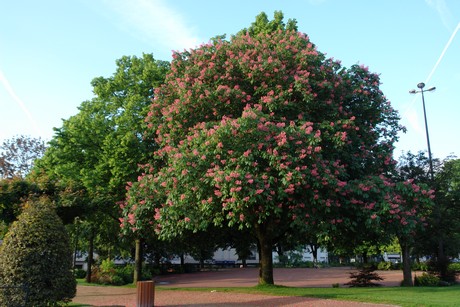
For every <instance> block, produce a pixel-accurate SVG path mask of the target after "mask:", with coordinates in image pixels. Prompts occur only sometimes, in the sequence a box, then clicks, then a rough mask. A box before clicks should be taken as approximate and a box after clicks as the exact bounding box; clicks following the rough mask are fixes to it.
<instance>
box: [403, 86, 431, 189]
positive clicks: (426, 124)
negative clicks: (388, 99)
mask: <svg viewBox="0 0 460 307" xmlns="http://www.w3.org/2000/svg"><path fill="white" fill-rule="evenodd" d="M417 87H418V88H419V89H420V90H419V91H417V90H410V91H409V93H411V94H416V93H422V104H423V115H424V117H425V131H426V143H427V145H428V162H429V163H430V177H431V182H433V181H434V173H433V159H432V158H431V147H430V136H429V134H428V122H427V120H426V110H425V96H424V95H423V93H424V92H431V91H434V90H435V89H436V87H434V86H433V87H431V88H429V89H427V90H424V89H423V88H424V87H425V83H423V82H420V83H419V84H417Z"/></svg>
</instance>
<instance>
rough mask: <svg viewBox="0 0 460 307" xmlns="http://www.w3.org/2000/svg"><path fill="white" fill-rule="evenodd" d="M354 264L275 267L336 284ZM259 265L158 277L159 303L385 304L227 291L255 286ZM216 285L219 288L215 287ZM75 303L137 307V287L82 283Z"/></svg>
mask: <svg viewBox="0 0 460 307" xmlns="http://www.w3.org/2000/svg"><path fill="white" fill-rule="evenodd" d="M350 271H352V270H351V269H350V268H326V269H275V271H274V278H275V284H277V285H284V286H290V287H332V284H335V283H339V284H340V285H343V284H344V283H347V282H348V281H349V272H350ZM379 274H380V275H381V276H382V277H383V278H384V280H383V281H382V282H381V283H382V285H384V286H397V285H399V283H400V281H401V280H402V272H401V271H388V272H387V271H382V272H379ZM257 279H258V269H255V268H244V269H225V270H219V271H217V272H197V273H190V274H172V275H165V276H158V277H157V278H155V287H156V291H155V306H206V307H210V306H342V307H352V306H367V307H370V306H385V305H378V304H369V303H356V302H344V301H335V300H324V299H313V298H305V297H280V296H269V295H259V294H242V293H226V292H221V291H220V290H219V289H220V288H223V287H251V286H255V285H256V284H257ZM170 287H174V288H185V287H195V288H203V287H206V288H213V289H212V290H211V291H207V292H202V291H199V292H198V291H180V290H174V291H170V290H165V288H170ZM214 288H215V289H214ZM73 302H74V303H80V304H88V305H92V306H112V307H115V306H117V307H121V306H125V307H134V306H135V305H136V304H135V303H136V289H134V288H123V287H99V286H78V289H77V296H76V297H75V298H74V300H73Z"/></svg>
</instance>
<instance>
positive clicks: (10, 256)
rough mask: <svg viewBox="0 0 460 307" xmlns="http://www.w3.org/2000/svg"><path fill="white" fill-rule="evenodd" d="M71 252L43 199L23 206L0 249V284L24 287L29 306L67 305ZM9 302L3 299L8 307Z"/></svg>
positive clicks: (71, 294) (73, 288)
mask: <svg viewBox="0 0 460 307" xmlns="http://www.w3.org/2000/svg"><path fill="white" fill-rule="evenodd" d="M71 269H72V250H71V247H70V242H69V237H68V235H67V232H66V230H65V227H64V225H63V224H62V222H61V220H60V219H59V217H58V216H57V214H56V212H55V211H54V209H53V208H52V205H51V204H50V203H49V202H48V201H47V200H46V199H40V200H36V201H33V202H30V203H27V204H26V205H25V209H24V211H23V212H22V213H21V215H20V216H19V218H18V220H17V221H16V222H14V223H13V225H12V226H11V228H10V230H9V232H8V234H7V235H6V237H5V239H4V241H3V244H2V245H1V247H0V284H3V285H18V284H22V285H26V286H27V288H28V302H27V305H28V306H54V305H55V304H57V303H58V302H69V301H70V300H71V299H72V298H73V297H74V296H75V293H76V281H75V278H74V277H73V274H72V271H71ZM10 299H11V298H6V297H3V296H2V293H1V292H0V303H1V305H2V306H8V305H9V303H10V302H11V301H10Z"/></svg>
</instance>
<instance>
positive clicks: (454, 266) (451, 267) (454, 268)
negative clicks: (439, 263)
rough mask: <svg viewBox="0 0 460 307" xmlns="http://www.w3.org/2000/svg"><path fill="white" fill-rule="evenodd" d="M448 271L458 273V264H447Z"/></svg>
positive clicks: (459, 266)
mask: <svg viewBox="0 0 460 307" xmlns="http://www.w3.org/2000/svg"><path fill="white" fill-rule="evenodd" d="M449 270H450V271H452V272H456V273H460V262H453V263H451V264H449Z"/></svg>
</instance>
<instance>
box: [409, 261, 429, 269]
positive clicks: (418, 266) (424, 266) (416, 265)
mask: <svg viewBox="0 0 460 307" xmlns="http://www.w3.org/2000/svg"><path fill="white" fill-rule="evenodd" d="M428 269H429V265H428V263H427V262H414V263H413V264H412V270H414V271H428Z"/></svg>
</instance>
